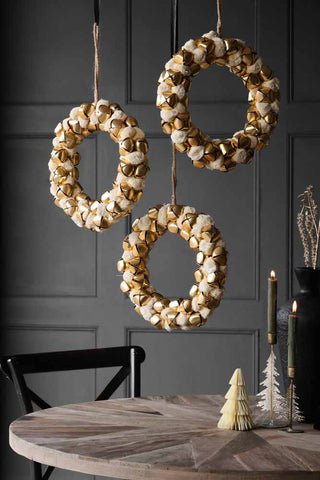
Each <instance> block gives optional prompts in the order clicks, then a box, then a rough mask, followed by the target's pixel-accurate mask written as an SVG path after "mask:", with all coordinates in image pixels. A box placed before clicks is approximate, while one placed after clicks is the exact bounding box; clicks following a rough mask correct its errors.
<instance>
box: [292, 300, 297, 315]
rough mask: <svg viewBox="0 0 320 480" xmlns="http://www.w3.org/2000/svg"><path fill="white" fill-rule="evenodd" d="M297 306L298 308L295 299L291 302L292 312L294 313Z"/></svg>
mask: <svg viewBox="0 0 320 480" xmlns="http://www.w3.org/2000/svg"><path fill="white" fill-rule="evenodd" d="M297 308H298V304H297V302H296V301H294V302H293V304H292V311H293V313H296V311H297Z"/></svg>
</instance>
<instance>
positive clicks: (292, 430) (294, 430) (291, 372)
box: [284, 367, 304, 433]
mask: <svg viewBox="0 0 320 480" xmlns="http://www.w3.org/2000/svg"><path fill="white" fill-rule="evenodd" d="M294 375H295V369H294V367H288V377H289V378H290V385H289V425H288V428H285V429H284V431H285V432H287V433H303V432H304V431H303V430H300V429H298V428H293V427H292V419H293V414H292V410H293V381H294Z"/></svg>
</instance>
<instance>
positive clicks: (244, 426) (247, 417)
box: [218, 368, 253, 430]
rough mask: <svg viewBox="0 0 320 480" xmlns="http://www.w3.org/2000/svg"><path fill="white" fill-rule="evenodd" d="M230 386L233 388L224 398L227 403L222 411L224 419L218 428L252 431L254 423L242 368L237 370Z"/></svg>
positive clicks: (222, 418)
mask: <svg viewBox="0 0 320 480" xmlns="http://www.w3.org/2000/svg"><path fill="white" fill-rule="evenodd" d="M229 384H230V385H231V387H230V388H229V390H228V391H227V393H226V395H225V397H224V398H226V400H227V401H226V403H225V404H224V405H223V407H222V409H221V410H220V413H222V417H221V418H220V420H219V423H218V428H224V429H227V430H251V429H252V428H253V422H252V418H251V410H250V408H249V405H248V395H247V392H246V389H245V380H244V376H243V373H242V370H241V368H236V370H235V371H234V374H233V375H232V377H231V379H230V382H229Z"/></svg>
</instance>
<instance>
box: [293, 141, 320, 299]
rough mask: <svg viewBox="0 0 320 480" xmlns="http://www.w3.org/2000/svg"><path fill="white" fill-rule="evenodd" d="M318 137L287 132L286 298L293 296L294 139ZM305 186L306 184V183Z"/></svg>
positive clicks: (294, 224)
mask: <svg viewBox="0 0 320 480" xmlns="http://www.w3.org/2000/svg"><path fill="white" fill-rule="evenodd" d="M299 138H302V139H308V138H319V139H320V132H304V133H288V135H287V172H288V175H287V192H288V196H287V239H288V249H287V254H288V255H287V288H286V292H287V298H290V297H292V296H293V294H294V292H293V274H294V258H293V254H294V251H293V245H294V242H293V239H294V232H295V226H296V223H295V218H296V213H297V212H295V211H294V208H293V202H294V178H295V171H294V141H295V139H299ZM306 186H307V185H306Z"/></svg>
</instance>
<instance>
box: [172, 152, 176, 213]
mask: <svg viewBox="0 0 320 480" xmlns="http://www.w3.org/2000/svg"><path fill="white" fill-rule="evenodd" d="M171 184H172V196H171V203H172V205H176V204H177V194H176V189H177V152H176V148H175V144H174V143H172V168H171Z"/></svg>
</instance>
